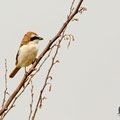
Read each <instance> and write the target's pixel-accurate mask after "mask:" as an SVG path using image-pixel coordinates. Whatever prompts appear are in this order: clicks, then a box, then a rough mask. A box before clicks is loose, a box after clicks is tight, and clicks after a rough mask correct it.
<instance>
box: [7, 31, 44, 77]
mask: <svg viewBox="0 0 120 120" xmlns="http://www.w3.org/2000/svg"><path fill="white" fill-rule="evenodd" d="M40 40H43V38H42V37H39V36H38V35H37V34H36V33H34V32H28V33H26V34H25V35H24V38H23V39H22V42H21V44H20V47H19V50H18V52H17V55H16V63H15V65H16V67H15V69H14V70H13V71H12V72H11V74H10V75H9V77H10V78H13V77H14V76H15V75H16V73H17V72H18V71H19V70H20V68H22V67H26V66H29V65H30V64H32V62H33V61H34V60H35V59H36V56H37V52H38V42H39V41H40Z"/></svg>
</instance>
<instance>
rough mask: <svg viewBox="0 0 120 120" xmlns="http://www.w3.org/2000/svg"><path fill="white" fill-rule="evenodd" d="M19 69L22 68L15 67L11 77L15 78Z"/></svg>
mask: <svg viewBox="0 0 120 120" xmlns="http://www.w3.org/2000/svg"><path fill="white" fill-rule="evenodd" d="M19 70H20V68H18V67H15V69H14V70H13V71H12V72H11V74H10V75H9V77H10V78H13V77H14V76H15V75H16V73H17V72H18V71H19Z"/></svg>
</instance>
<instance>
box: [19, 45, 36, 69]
mask: <svg viewBox="0 0 120 120" xmlns="http://www.w3.org/2000/svg"><path fill="white" fill-rule="evenodd" d="M37 52H38V44H33V43H30V44H27V45H23V46H22V47H20V49H19V56H18V64H17V65H18V66H20V67H25V66H29V65H30V64H32V62H33V60H34V59H35V58H36V56H37Z"/></svg>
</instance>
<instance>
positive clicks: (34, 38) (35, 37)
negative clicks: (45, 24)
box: [30, 36, 39, 41]
mask: <svg viewBox="0 0 120 120" xmlns="http://www.w3.org/2000/svg"><path fill="white" fill-rule="evenodd" d="M36 39H39V37H37V36H34V37H32V38H31V39H30V41H33V40H36Z"/></svg>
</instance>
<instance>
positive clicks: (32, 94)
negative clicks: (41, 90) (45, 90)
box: [29, 80, 34, 120]
mask: <svg viewBox="0 0 120 120" xmlns="http://www.w3.org/2000/svg"><path fill="white" fill-rule="evenodd" d="M33 88H34V86H33V83H32V80H31V104H30V114H29V120H30V118H31V115H32V106H33V96H34V93H33Z"/></svg>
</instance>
